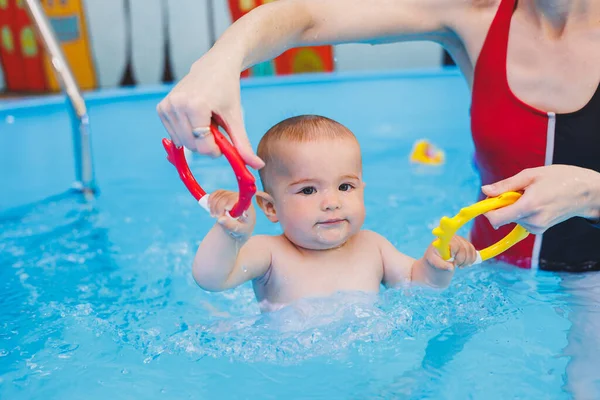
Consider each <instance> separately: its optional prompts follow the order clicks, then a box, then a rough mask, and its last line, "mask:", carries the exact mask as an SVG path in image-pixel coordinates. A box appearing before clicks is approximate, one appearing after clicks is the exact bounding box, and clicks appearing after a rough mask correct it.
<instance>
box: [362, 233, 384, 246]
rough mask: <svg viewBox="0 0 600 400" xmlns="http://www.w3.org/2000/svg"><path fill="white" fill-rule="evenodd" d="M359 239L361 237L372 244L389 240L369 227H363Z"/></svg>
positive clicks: (363, 240)
mask: <svg viewBox="0 0 600 400" xmlns="http://www.w3.org/2000/svg"><path fill="white" fill-rule="evenodd" d="M357 239H359V240H360V241H361V242H363V243H364V242H366V243H368V244H370V245H373V244H379V243H382V242H383V241H385V240H387V239H386V238H385V237H383V236H382V235H380V234H379V233H377V232H375V231H370V230H368V229H363V230H362V231H360V232H358V234H357Z"/></svg>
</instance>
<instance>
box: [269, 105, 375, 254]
mask: <svg viewBox="0 0 600 400" xmlns="http://www.w3.org/2000/svg"><path fill="white" fill-rule="evenodd" d="M257 154H258V156H259V157H260V158H261V159H262V160H263V161H264V162H265V166H264V167H263V168H262V169H261V170H260V171H259V173H260V179H261V182H262V185H263V188H264V190H265V192H266V193H261V194H259V195H258V196H257V201H258V204H259V206H260V207H261V208H262V210H263V211H264V212H265V214H266V216H267V218H269V220H270V221H272V222H279V223H280V224H281V226H282V228H283V231H284V234H285V235H286V236H287V238H288V239H289V240H290V241H292V242H293V243H294V244H296V245H297V246H299V247H302V248H306V249H314V250H323V249H331V248H335V247H339V246H341V245H343V244H344V243H345V242H346V241H347V240H348V238H350V237H351V236H352V235H354V234H355V233H357V232H358V231H360V229H361V227H362V224H363V222H364V219H365V206H364V199H363V193H364V183H363V181H362V161H361V154H360V146H359V144H358V141H357V140H356V137H355V136H354V134H353V133H352V132H351V131H350V130H349V129H348V128H346V127H345V126H343V125H342V124H340V123H338V122H335V121H333V120H331V119H329V118H325V117H321V116H315V115H303V116H298V117H293V118H289V119H286V120H284V121H282V122H280V123H278V124H277V125H275V126H273V127H272V128H271V129H269V131H268V132H267V133H266V134H265V135H264V136H263V138H262V139H261V141H260V143H259V145H258V151H257Z"/></svg>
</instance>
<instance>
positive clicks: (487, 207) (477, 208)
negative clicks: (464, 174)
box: [432, 192, 529, 264]
mask: <svg viewBox="0 0 600 400" xmlns="http://www.w3.org/2000/svg"><path fill="white" fill-rule="evenodd" d="M519 197H521V194H520V193H517V192H506V193H503V194H501V195H500V196H497V197H491V198H489V199H485V200H482V201H480V202H479V203H475V204H473V205H471V206H469V207H465V208H463V209H461V210H460V212H459V213H458V214H456V215H455V216H454V217H452V218H448V217H442V219H441V220H440V225H439V226H438V227H437V228H435V229H434V230H433V231H432V233H433V234H434V235H435V236H437V237H438V238H437V239H436V240H434V242H433V247H435V248H436V249H438V251H439V252H440V255H441V256H442V258H443V259H444V260H449V259H450V256H451V254H450V239H452V237H453V236H454V235H455V234H456V231H458V230H459V229H460V227H462V226H463V225H464V224H466V223H467V222H469V221H470V220H472V219H473V218H475V217H477V216H478V215H481V214H485V213H486V212H488V211H491V210H496V209H498V208H501V207H505V206H507V205H510V204H513V203H514V202H515V201H517V200H518V199H519ZM528 235H529V232H528V231H527V230H526V229H525V228H523V227H522V226H521V225H517V226H516V227H515V228H514V229H513V230H512V231H511V232H510V233H509V234H508V235H506V236H505V237H504V238H503V239H501V240H500V241H498V242H497V243H494V244H493V245H491V246H489V247H486V248H485V249H483V250H480V251H478V252H477V260H476V261H475V264H479V263H481V262H482V261H485V260H488V259H490V258H493V257H496V256H497V255H498V254H500V253H502V252H504V251H506V250H508V249H509V248H511V247H512V246H514V245H515V244H516V243H519V242H520V241H521V240H523V239H525V238H526V237H527V236H528Z"/></svg>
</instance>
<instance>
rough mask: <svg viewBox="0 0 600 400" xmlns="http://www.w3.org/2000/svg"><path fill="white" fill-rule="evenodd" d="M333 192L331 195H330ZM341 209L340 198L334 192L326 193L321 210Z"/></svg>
mask: <svg viewBox="0 0 600 400" xmlns="http://www.w3.org/2000/svg"><path fill="white" fill-rule="evenodd" d="M332 192H333V193H332ZM341 207H342V202H341V201H340V196H339V195H338V194H337V193H336V192H335V191H331V192H326V193H325V194H324V197H323V202H322V208H323V209H324V210H336V209H339V208H341Z"/></svg>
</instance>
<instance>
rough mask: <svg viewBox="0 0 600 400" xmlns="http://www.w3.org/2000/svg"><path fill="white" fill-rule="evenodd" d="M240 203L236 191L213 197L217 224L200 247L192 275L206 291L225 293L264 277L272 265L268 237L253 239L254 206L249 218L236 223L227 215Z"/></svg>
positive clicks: (211, 197)
mask: <svg viewBox="0 0 600 400" xmlns="http://www.w3.org/2000/svg"><path fill="white" fill-rule="evenodd" d="M236 201H237V194H236V193H233V192H226V191H217V192H214V193H212V194H211V195H210V200H209V206H210V209H211V214H212V215H216V216H218V218H219V219H218V222H217V223H216V224H215V225H214V226H213V228H212V229H211V230H210V232H208V234H207V235H206V237H205V238H204V240H202V242H201V243H200V246H198V251H197V252H196V257H195V258H194V267H193V275H194V279H195V280H196V283H198V285H199V286H200V287H202V288H203V289H205V290H210V291H220V290H226V289H230V288H233V287H236V286H238V285H241V284H242V283H244V282H246V281H249V280H252V279H255V278H258V277H260V276H262V275H264V274H265V273H266V272H267V270H268V269H269V266H270V265H271V249H270V240H271V238H270V237H268V236H254V237H250V235H251V234H252V230H253V229H254V224H255V219H256V216H255V212H254V208H253V207H252V206H251V207H250V209H248V211H247V216H245V217H244V216H242V217H240V218H239V219H238V220H234V219H233V218H231V217H228V216H226V215H224V214H225V211H226V210H228V209H231V207H232V206H233V204H234V203H235V202H236Z"/></svg>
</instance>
